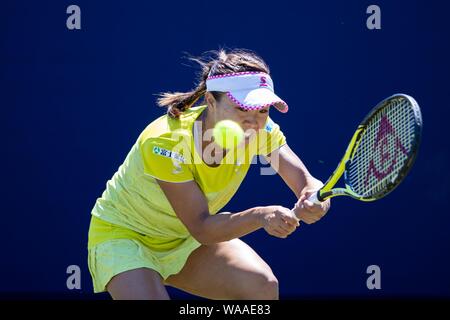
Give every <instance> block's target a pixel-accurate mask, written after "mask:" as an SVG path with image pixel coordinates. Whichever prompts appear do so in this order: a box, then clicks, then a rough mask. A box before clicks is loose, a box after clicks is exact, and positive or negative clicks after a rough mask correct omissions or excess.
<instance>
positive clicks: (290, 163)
mask: <svg viewBox="0 0 450 320" xmlns="http://www.w3.org/2000/svg"><path fill="white" fill-rule="evenodd" d="M266 159H267V161H268V162H269V163H270V165H271V166H272V168H273V169H274V170H275V171H276V172H277V173H278V174H279V175H280V176H281V178H282V179H283V180H284V182H285V183H286V184H287V185H288V187H289V188H290V189H291V190H292V191H293V192H294V194H295V195H296V196H297V199H298V201H297V202H296V204H295V206H294V208H293V210H294V212H295V214H296V215H297V217H298V218H299V219H300V220H302V221H304V222H306V223H308V224H311V223H314V222H316V221H318V220H320V219H321V218H322V217H323V216H324V215H325V214H326V213H327V211H328V210H329V209H330V200H329V199H328V200H327V201H324V202H322V203H321V204H320V205H316V204H314V203H312V202H310V201H308V200H307V198H308V197H309V196H310V195H311V194H312V193H314V192H316V191H317V190H318V189H320V188H321V187H322V186H323V183H322V182H321V181H320V180H318V179H316V178H314V177H313V176H312V175H311V174H310V173H309V171H308V169H307V168H306V166H305V165H304V164H303V162H302V161H301V160H300V158H299V157H298V156H297V155H296V154H295V153H294V152H293V151H292V150H291V148H289V146H288V145H287V144H284V145H283V146H281V147H280V148H278V149H276V150H274V151H272V153H271V154H269V155H268V156H267V157H266Z"/></svg>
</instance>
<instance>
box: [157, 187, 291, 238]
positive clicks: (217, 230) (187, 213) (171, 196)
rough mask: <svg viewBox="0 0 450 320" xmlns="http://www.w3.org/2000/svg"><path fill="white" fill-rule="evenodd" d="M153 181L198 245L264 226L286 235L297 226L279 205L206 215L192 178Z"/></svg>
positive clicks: (204, 200)
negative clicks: (156, 182) (178, 180)
mask: <svg viewBox="0 0 450 320" xmlns="http://www.w3.org/2000/svg"><path fill="white" fill-rule="evenodd" d="M157 181H158V183H159V185H160V187H161V189H162V190H163V192H164V194H165V195H166V197H167V199H168V200H169V202H170V204H171V205H172V208H173V210H174V211H175V213H176V214H177V216H178V218H179V219H180V220H181V221H182V222H183V224H184V225H185V226H186V228H187V229H188V230H189V232H190V233H191V235H192V236H193V237H194V238H195V239H196V240H197V241H198V242H200V243H202V244H211V243H217V242H222V241H227V240H231V239H234V238H240V237H242V236H244V235H246V234H248V233H251V232H253V231H255V230H258V229H259V228H264V229H265V230H266V231H267V232H268V233H269V234H270V235H273V236H276V237H279V238H286V237H287V236H288V235H289V234H291V233H292V232H293V231H294V230H295V229H296V227H297V226H298V225H299V224H298V221H297V219H296V218H295V217H294V216H293V214H292V212H291V211H290V210H289V209H287V208H284V207H281V206H267V207H255V208H251V209H248V210H245V211H241V212H236V213H230V212H226V213H225V212H222V213H218V214H215V215H210V213H209V209H208V202H207V200H206V197H205V195H204V194H203V192H202V191H201V190H200V188H199V187H198V185H197V183H196V182H195V181H188V182H183V183H171V182H164V181H161V180H157Z"/></svg>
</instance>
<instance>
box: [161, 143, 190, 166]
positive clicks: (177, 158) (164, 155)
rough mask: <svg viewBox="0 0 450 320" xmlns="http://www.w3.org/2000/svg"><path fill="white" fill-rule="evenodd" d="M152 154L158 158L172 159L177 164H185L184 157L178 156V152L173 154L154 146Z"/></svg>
mask: <svg viewBox="0 0 450 320" xmlns="http://www.w3.org/2000/svg"><path fill="white" fill-rule="evenodd" d="M153 153H154V154H156V155H158V156H162V157H166V158H172V159H174V160H176V161H178V162H182V163H185V159H184V157H183V156H182V155H181V154H179V153H178V152H174V151H170V150H167V149H164V148H161V147H157V146H154V147H153Z"/></svg>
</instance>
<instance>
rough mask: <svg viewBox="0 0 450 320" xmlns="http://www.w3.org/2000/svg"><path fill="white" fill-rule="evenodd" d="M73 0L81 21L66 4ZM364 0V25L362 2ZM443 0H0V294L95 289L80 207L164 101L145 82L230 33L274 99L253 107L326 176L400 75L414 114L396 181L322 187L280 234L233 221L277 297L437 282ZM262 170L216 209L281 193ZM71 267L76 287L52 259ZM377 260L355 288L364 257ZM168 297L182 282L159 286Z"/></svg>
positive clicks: (445, 92) (427, 291)
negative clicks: (77, 276) (323, 203)
mask: <svg viewBox="0 0 450 320" xmlns="http://www.w3.org/2000/svg"><path fill="white" fill-rule="evenodd" d="M71 4H77V5H78V6H80V8H81V23H82V25H81V26H82V29H81V30H73V31H70V30H68V29H67V28H66V19H67V17H68V14H66V8H67V7H68V6H69V5H71ZM371 4H377V5H379V6H380V8H381V24H382V29H381V30H368V29H367V28H366V19H367V17H368V14H366V8H367V7H368V6H369V5H371ZM448 12H449V5H448V3H447V2H444V1H425V0H423V1H422V0H421V1H406V0H405V1H377V2H376V3H373V2H372V1H345V2H343V1H307V2H306V1H301V2H300V1H298V2H295V3H294V2H293V1H286V0H279V1H276V2H269V1H234V0H230V1H227V2H215V1H206V0H205V1H170V0H169V1H159V2H153V1H81V0H75V1H19V0H7V1H1V2H0V110H1V111H0V112H1V119H2V126H1V127H0V130H1V137H2V140H3V148H2V152H1V168H2V181H3V183H1V184H0V188H1V193H0V194H1V197H2V208H1V210H0V211H1V218H0V221H1V222H0V223H1V232H0V240H1V244H2V250H1V253H0V274H1V278H2V279H1V282H0V295H2V296H3V297H9V296H14V295H17V296H19V297H21V296H31V297H45V296H53V297H62V296H67V297H68V298H77V297H78V298H93V299H98V298H104V299H108V298H109V297H108V295H107V294H100V295H93V294H92V284H91V279H90V276H89V273H88V269H87V249H86V246H87V231H88V226H89V219H90V210H91V208H92V207H93V205H94V202H95V200H96V198H97V197H99V196H100V195H101V193H102V192H103V190H104V188H105V186H106V181H107V180H108V179H110V177H111V176H112V175H113V174H114V172H115V171H116V170H117V168H118V167H119V166H120V164H121V163H122V161H123V160H124V158H125V156H126V154H127V153H128V151H129V149H130V147H131V146H132V144H133V143H134V141H135V139H136V138H137V136H138V134H139V133H140V132H141V130H142V129H143V128H144V127H145V126H146V125H147V124H148V123H149V122H151V121H152V120H153V119H155V118H156V117H158V116H159V115H161V114H163V113H164V112H165V110H164V109H161V108H158V107H156V105H155V94H157V93H159V92H163V91H187V90H190V89H191V88H192V87H193V86H194V79H195V78H194V74H195V72H197V71H198V70H197V69H195V68H192V67H190V66H186V65H185V64H186V62H187V61H186V60H185V59H183V58H182V56H183V55H184V52H188V53H190V54H193V55H200V54H201V53H203V52H204V51H207V50H213V49H218V48H219V47H227V48H235V47H237V48H247V49H251V50H254V51H256V52H257V53H258V54H259V55H261V56H262V57H263V58H264V59H265V60H266V61H267V63H268V64H269V65H270V67H271V71H272V76H273V78H274V81H275V85H276V91H277V93H278V94H279V95H280V96H281V97H283V98H284V99H285V100H286V101H287V102H288V103H289V105H290V111H289V113H287V114H281V113H277V112H276V111H272V112H271V117H272V118H273V119H274V120H275V121H276V122H277V123H278V124H280V126H281V128H282V130H283V132H284V133H285V135H286V137H287V140H288V144H289V145H290V146H291V148H292V149H293V150H294V151H295V152H296V153H297V154H298V155H299V156H300V157H301V159H302V160H303V161H304V162H305V163H306V165H307V166H308V168H309V169H310V171H311V172H312V173H313V174H314V175H316V176H317V177H318V178H320V179H323V180H325V179H327V178H328V175H329V174H330V173H331V171H332V170H333V169H334V168H335V166H336V164H337V162H338V161H339V158H340V157H341V155H342V153H343V151H344V149H345V147H346V146H347V143H348V140H349V139H350V137H351V135H352V133H353V131H354V129H355V128H356V126H357V124H358V123H359V121H360V120H362V118H363V117H364V115H365V114H366V113H367V112H368V111H369V110H370V109H371V108H372V107H373V106H374V105H375V104H376V103H378V102H379V101H380V100H382V99H383V98H385V97H386V96H389V95H391V94H393V93H397V92H403V93H407V94H410V95H412V96H414V97H415V98H416V100H417V101H418V102H419V104H420V105H421V107H422V113H423V119H424V131H423V141H422V145H421V149H420V153H419V156H418V159H417V161H416V163H415V166H414V168H413V170H412V171H411V173H410V175H409V176H408V177H407V178H406V180H405V181H404V182H403V184H402V185H401V186H400V187H399V188H398V189H396V190H395V191H394V192H393V193H392V194H390V195H389V196H388V197H386V198H384V199H382V200H380V201H377V202H373V203H360V202H357V201H353V200H351V199H348V198H337V199H335V200H334V201H333V207H332V210H331V211H330V212H329V213H328V215H327V216H326V217H325V218H323V219H322V220H321V221H320V222H318V223H316V224H313V225H303V226H302V227H301V228H300V229H298V231H297V232H296V233H295V234H293V235H292V236H290V237H289V238H287V239H285V240H282V239H277V238H274V237H271V236H269V235H267V234H266V233H265V232H264V231H263V230H259V231H257V232H255V233H253V234H251V235H248V236H246V237H244V240H245V241H246V242H247V243H249V244H250V245H251V246H252V247H253V248H254V249H255V250H256V251H257V252H258V253H259V254H260V255H261V256H262V257H263V258H264V259H265V260H266V261H267V262H268V263H269V264H270V265H271V267H272V269H273V271H274V273H275V275H276V276H277V277H278V279H279V281H280V293H281V297H282V298H305V297H312V298H314V297H447V298H448V297H450V234H449V225H450V215H449V212H448V211H449V210H448V206H449V196H450V194H449V189H448V181H449V180H450V174H449V170H448V163H449V162H450V152H449V142H448V141H449V140H448V135H449V134H448V131H447V130H446V125H448V124H446V123H448V121H447V120H448V119H449V117H450V112H449V107H450V106H449V103H448V101H449V98H450V97H449V93H450V90H449V87H448V83H449V74H450V73H449V71H450V70H449V69H450V68H449V67H450V63H449V62H448V57H449V56H450V50H449V48H450V46H449V39H450V34H449V33H450V32H449V31H450V27H449V26H448V25H447V23H446V20H448ZM294 202H295V198H294V195H293V194H292V192H291V191H290V190H289V189H288V187H287V186H286V185H285V184H284V183H283V181H282V180H281V178H280V177H279V176H260V175H259V167H258V166H253V167H252V169H251V170H250V172H249V174H248V177H247V179H246V180H245V181H244V183H243V184H242V186H241V188H240V190H239V191H238V193H237V195H236V196H235V197H234V198H233V200H232V201H231V202H230V203H229V204H228V205H227V206H226V207H225V208H224V210H229V211H241V210H244V209H247V208H249V207H253V206H260V205H272V204H280V205H284V206H287V207H291V206H292V205H293V203H294ZM69 265H79V266H80V267H81V275H82V288H81V290H73V291H69V290H68V289H67V287H66V279H67V277H68V274H66V268H67V267H68V266H69ZM369 265H378V266H380V268H381V290H368V289H367V287H366V279H367V277H368V276H369V275H368V274H367V273H366V268H367V267H368V266H369ZM169 291H170V294H171V295H172V297H174V298H194V297H193V296H190V295H188V294H185V293H183V292H181V291H178V290H175V289H169Z"/></svg>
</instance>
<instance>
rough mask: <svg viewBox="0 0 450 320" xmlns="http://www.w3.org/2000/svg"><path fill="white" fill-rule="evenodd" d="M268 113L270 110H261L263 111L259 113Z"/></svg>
mask: <svg viewBox="0 0 450 320" xmlns="http://www.w3.org/2000/svg"><path fill="white" fill-rule="evenodd" d="M267 112H269V110H268V109H261V110H259V113H267Z"/></svg>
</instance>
